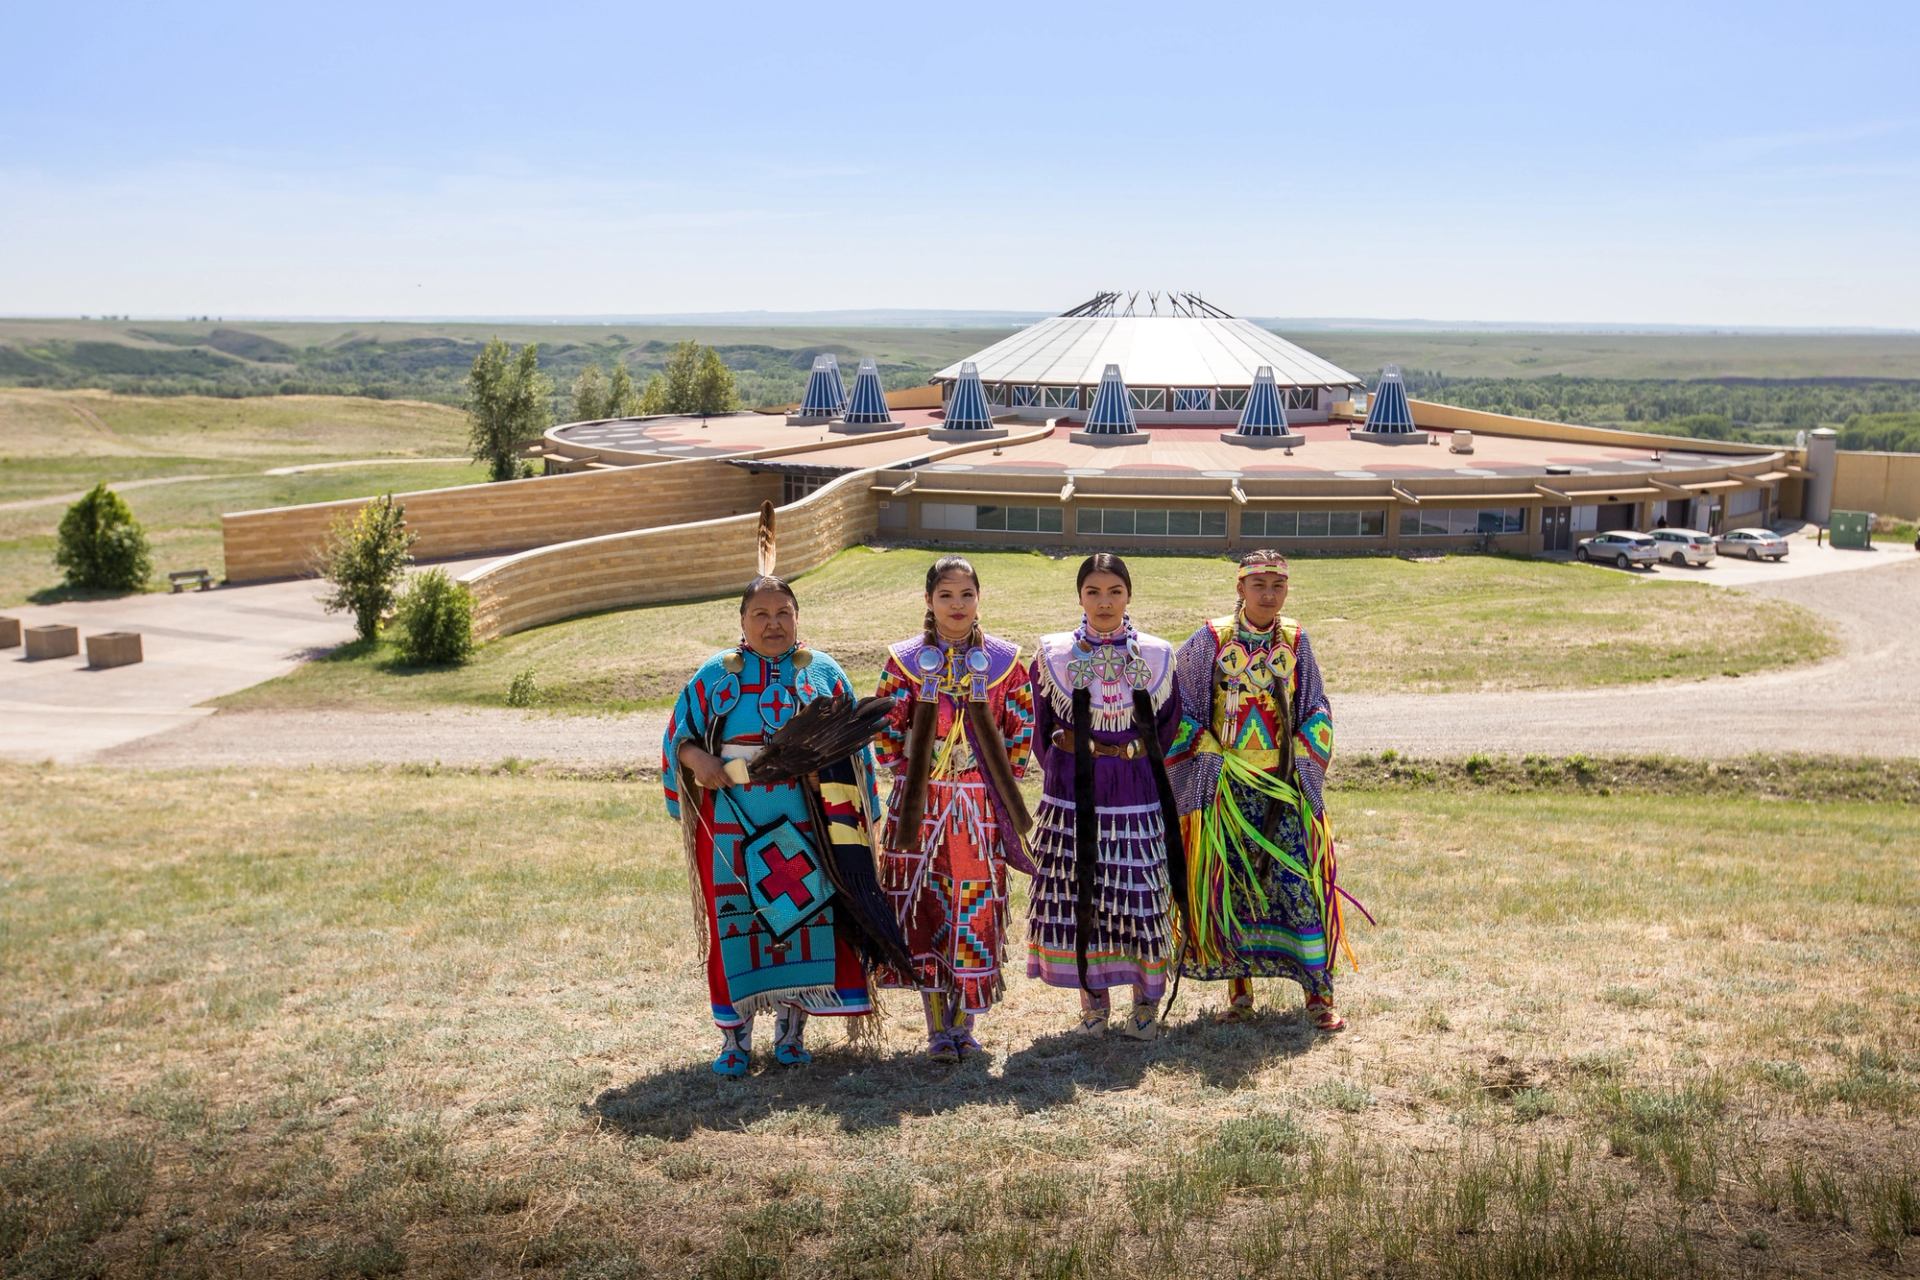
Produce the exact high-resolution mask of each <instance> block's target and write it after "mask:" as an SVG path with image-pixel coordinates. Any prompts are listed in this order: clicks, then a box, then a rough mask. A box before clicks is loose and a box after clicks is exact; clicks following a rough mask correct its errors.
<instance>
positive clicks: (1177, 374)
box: [933, 293, 1364, 387]
mask: <svg viewBox="0 0 1920 1280" xmlns="http://www.w3.org/2000/svg"><path fill="white" fill-rule="evenodd" d="M1152 307H1153V310H1152V313H1150V314H1147V315H1140V314H1137V313H1136V307H1135V306H1134V305H1132V304H1122V303H1121V302H1120V299H1119V295H1118V294H1112V293H1106V294H1101V295H1099V296H1098V297H1096V298H1093V299H1091V300H1090V301H1088V302H1084V303H1082V304H1080V305H1079V306H1077V307H1075V308H1073V310H1071V311H1068V312H1065V313H1063V314H1061V315H1057V316H1053V317H1050V318H1049V319H1046V320H1042V321H1040V322H1038V323H1037V324H1033V325H1030V326H1028V327H1027V328H1025V329H1022V330H1020V332H1018V333H1016V334H1014V335H1013V336H1012V337H1009V338H1004V339H1002V340H1001V341H999V342H996V343H994V344H993V345H992V346H990V347H988V348H987V349H986V350H984V351H981V352H979V353H977V354H975V355H973V356H970V357H968V359H970V360H972V361H973V363H974V364H975V365H977V366H978V367H979V370H980V379H981V381H983V382H988V383H1020V384H1034V385H1040V386H1059V387H1082V386H1094V385H1096V384H1098V383H1099V381H1100V371H1101V370H1102V369H1104V368H1105V367H1106V366H1107V365H1110V364H1117V365H1119V366H1120V374H1121V377H1123V378H1124V379H1125V380H1126V383H1127V385H1128V386H1130V387H1136V386H1143V387H1247V386H1251V385H1252V384H1253V377H1254V371H1255V370H1257V369H1258V368H1260V366H1262V365H1269V366H1271V367H1272V369H1273V377H1274V381H1275V382H1276V383H1278V384H1279V385H1281V386H1293V387H1349V386H1351V387H1357V386H1361V385H1364V384H1363V383H1362V382H1361V380H1360V379H1359V378H1357V377H1355V376H1354V375H1353V374H1351V373H1348V372H1347V371H1346V370H1345V369H1342V368H1341V367H1340V366H1338V365H1336V364H1333V363H1331V362H1329V361H1326V360H1322V359H1321V358H1320V357H1319V356H1316V355H1314V354H1313V353H1312V352H1311V351H1307V350H1305V349H1303V348H1301V347H1297V346H1295V345H1294V344H1293V343H1291V342H1288V341H1287V340H1286V339H1285V338H1282V337H1281V336H1280V335H1279V334H1277V333H1274V332H1272V331H1271V330H1268V329H1263V328H1261V327H1260V326H1259V325H1257V324H1255V323H1253V322H1252V321H1251V320H1242V319H1239V318H1238V317H1236V316H1231V315H1228V314H1227V313H1226V312H1224V311H1222V310H1220V309H1219V308H1218V307H1215V306H1213V305H1212V304H1211V303H1207V302H1203V301H1201V300H1200V299H1199V298H1197V297H1195V296H1193V295H1192V294H1178V295H1171V296H1169V297H1167V298H1165V299H1159V298H1156V299H1155V300H1154V303H1153V304H1152ZM1161 308H1166V310H1162V309H1161ZM961 363H964V362H956V363H954V364H950V365H948V366H947V367H946V368H944V369H942V370H941V371H940V372H939V373H937V374H935V375H934V376H933V381H935V382H951V381H952V380H954V379H955V378H957V377H959V376H960V364H961Z"/></svg>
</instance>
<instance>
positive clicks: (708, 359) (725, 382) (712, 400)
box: [691, 347, 740, 417]
mask: <svg viewBox="0 0 1920 1280" xmlns="http://www.w3.org/2000/svg"><path fill="white" fill-rule="evenodd" d="M739 407H740V393H739V392H738V391H737V390H736V389H735V388H734V385H733V370H731V369H729V368H727V362H726V361H724V360H722V359H721V358H720V353H719V352H718V351H715V350H714V349H713V348H712V347H706V348H704V349H702V351H701V352H700V367H699V369H698V371H697V372H695V374H694V376H693V408H692V410H691V412H693V413H697V414H699V415H700V416H701V417H705V416H706V415H708V414H710V413H731V412H733V411H734V410H735V409H738V408H739Z"/></svg>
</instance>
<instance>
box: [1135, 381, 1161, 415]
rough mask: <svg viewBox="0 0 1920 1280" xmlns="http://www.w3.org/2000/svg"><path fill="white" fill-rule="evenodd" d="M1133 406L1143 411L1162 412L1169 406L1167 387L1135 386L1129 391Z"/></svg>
mask: <svg viewBox="0 0 1920 1280" xmlns="http://www.w3.org/2000/svg"><path fill="white" fill-rule="evenodd" d="M1127 398H1128V399H1129V400H1131V401H1133V407H1134V408H1135V409H1136V410H1138V411H1139V412H1142V413H1161V412H1163V411H1165V409H1166V407H1167V389H1166V388H1165V387H1134V388H1132V389H1131V390H1129V391H1128V392H1127Z"/></svg>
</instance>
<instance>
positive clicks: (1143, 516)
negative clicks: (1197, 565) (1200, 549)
mask: <svg viewBox="0 0 1920 1280" xmlns="http://www.w3.org/2000/svg"><path fill="white" fill-rule="evenodd" d="M1074 528H1075V529H1076V530H1077V531H1078V532H1080V533H1095V534H1101V535H1104V536H1106V537H1109V538H1111V537H1126V538H1224V537H1226V536H1227V513H1226V512H1224V511H1196V510H1190V509H1188V510H1174V511H1169V510H1166V509H1164V508H1160V509H1151V508H1140V509H1138V510H1136V509H1133V508H1130V507H1081V508H1080V510H1079V514H1078V515H1077V516H1075V517H1074Z"/></svg>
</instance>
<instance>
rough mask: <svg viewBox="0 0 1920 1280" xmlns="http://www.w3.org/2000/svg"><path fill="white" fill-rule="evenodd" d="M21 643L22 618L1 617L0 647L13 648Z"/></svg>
mask: <svg viewBox="0 0 1920 1280" xmlns="http://www.w3.org/2000/svg"><path fill="white" fill-rule="evenodd" d="M19 643H20V619H18V618H0V649H11V648H13V647H14V646H15V645H17V644H19Z"/></svg>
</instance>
